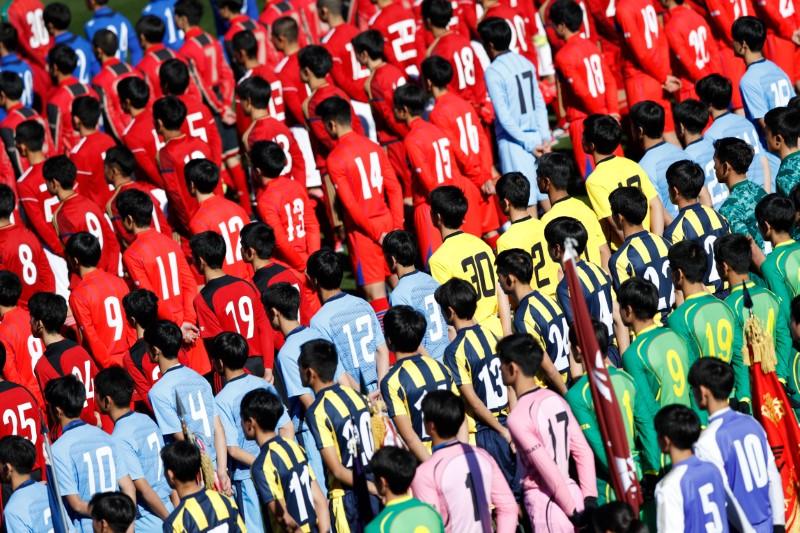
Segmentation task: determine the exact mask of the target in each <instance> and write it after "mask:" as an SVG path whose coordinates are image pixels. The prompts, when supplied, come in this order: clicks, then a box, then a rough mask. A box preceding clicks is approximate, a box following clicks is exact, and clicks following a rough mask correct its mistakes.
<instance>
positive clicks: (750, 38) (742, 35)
mask: <svg viewBox="0 0 800 533" xmlns="http://www.w3.org/2000/svg"><path fill="white" fill-rule="evenodd" d="M731 37H732V38H733V40H734V42H738V43H745V44H746V45H747V47H748V48H749V49H750V50H752V51H753V52H760V51H761V50H762V49H763V48H764V42H766V40H767V27H766V26H765V25H764V23H763V22H762V21H761V20H759V19H758V18H756V17H752V16H744V17H739V18H738V19H736V20H735V21H734V22H733V26H731Z"/></svg>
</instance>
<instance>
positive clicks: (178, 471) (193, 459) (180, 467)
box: [161, 440, 200, 483]
mask: <svg viewBox="0 0 800 533" xmlns="http://www.w3.org/2000/svg"><path fill="white" fill-rule="evenodd" d="M161 462H162V463H163V464H164V471H165V472H166V471H167V470H169V471H171V472H172V475H173V476H175V479H177V480H178V481H181V482H183V483H191V482H192V481H195V480H196V479H197V475H198V474H199V473H200V449H199V448H198V447H197V446H195V445H194V444H192V443H191V442H189V441H186V440H176V441H174V442H172V443H170V444H167V445H166V446H164V447H163V448H162V449H161Z"/></svg>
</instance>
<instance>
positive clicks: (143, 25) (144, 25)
mask: <svg viewBox="0 0 800 533" xmlns="http://www.w3.org/2000/svg"><path fill="white" fill-rule="evenodd" d="M166 31H167V25H166V24H164V21H163V20H161V19H160V18H159V17H157V16H155V15H144V16H143V17H142V18H140V19H139V20H137V21H136V35H141V36H142V37H144V38H145V39H146V40H147V42H148V43H160V42H162V41H163V40H164V34H165V33H166Z"/></svg>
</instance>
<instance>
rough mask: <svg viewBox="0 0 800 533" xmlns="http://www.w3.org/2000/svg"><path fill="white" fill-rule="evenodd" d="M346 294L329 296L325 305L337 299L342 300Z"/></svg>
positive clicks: (342, 292)
mask: <svg viewBox="0 0 800 533" xmlns="http://www.w3.org/2000/svg"><path fill="white" fill-rule="evenodd" d="M346 294H347V293H346V292H344V291H341V292H339V293H337V294H335V295H333V296H331V297H330V298H328V299H327V300H325V304H327V303H329V302H333V301H334V300H338V299H339V298H344V297H345V295H346ZM323 305H324V304H323Z"/></svg>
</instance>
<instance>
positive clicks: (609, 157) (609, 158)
mask: <svg viewBox="0 0 800 533" xmlns="http://www.w3.org/2000/svg"><path fill="white" fill-rule="evenodd" d="M615 157H617V156H615V155H614V154H611V155H610V156H608V157H604V158H603V159H601V160H600V161H598V162H597V163H595V164H594V168H597V167H598V166H600V163H605V162H606V161H611V160H612V159H614V158H615Z"/></svg>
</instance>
